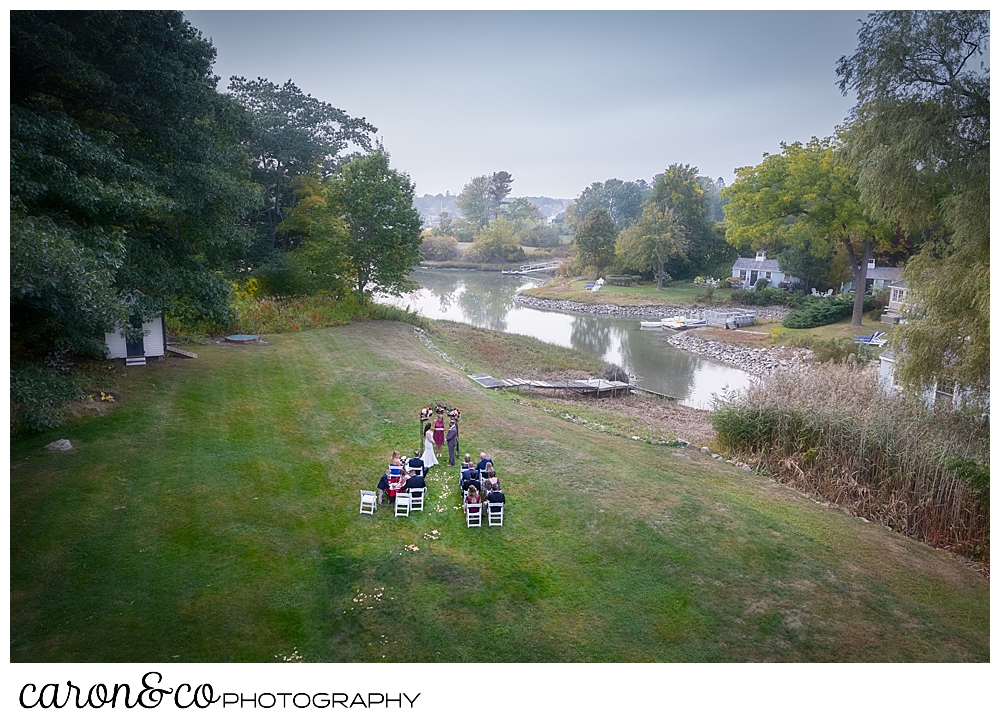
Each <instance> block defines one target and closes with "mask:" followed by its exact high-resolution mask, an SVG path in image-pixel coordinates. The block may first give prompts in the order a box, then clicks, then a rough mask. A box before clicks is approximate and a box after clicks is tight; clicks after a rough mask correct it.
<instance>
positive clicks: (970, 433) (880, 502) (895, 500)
mask: <svg viewBox="0 0 1000 723" xmlns="http://www.w3.org/2000/svg"><path fill="white" fill-rule="evenodd" d="M711 419H712V425H713V426H714V427H715V430H716V432H717V433H718V435H719V440H720V442H721V445H722V447H723V448H724V449H725V450H727V451H729V452H730V453H734V454H738V455H740V456H742V457H744V458H745V459H747V460H748V461H751V462H754V463H756V464H760V465H762V466H763V467H764V468H765V469H767V470H768V471H769V472H770V473H771V474H774V475H776V476H778V477H780V478H782V479H783V480H784V481H785V482H786V483H788V484H790V485H792V486H793V487H796V488H798V489H801V490H804V491H807V492H810V493H815V494H819V495H821V496H822V497H824V498H826V499H828V500H831V501H834V502H836V503H837V504H838V505H840V506H841V507H844V508H846V509H848V510H850V511H851V512H853V513H854V514H856V515H860V516H864V517H866V518H867V519H869V520H874V521H877V522H880V523H882V524H885V525H886V526H888V527H890V528H892V529H894V530H897V531H899V532H901V533H903V534H906V535H909V536H910V537H914V538H916V539H918V540H921V541H923V542H926V543H929V544H932V545H936V546H941V547H947V548H949V549H953V550H955V551H963V552H964V553H965V554H975V555H982V554H985V555H987V556H988V554H989V553H988V550H989V503H988V499H989V497H988V495H989V487H988V483H986V484H984V479H988V466H989V430H988V427H987V424H988V422H984V418H983V416H981V415H979V414H976V413H974V412H972V411H966V410H962V409H955V408H949V409H938V410H935V411H930V410H928V409H926V408H925V407H924V405H923V404H922V403H921V402H920V401H919V400H917V399H915V398H913V397H909V396H906V395H903V394H889V393H887V392H886V391H885V390H884V388H883V387H882V386H881V385H880V384H879V381H878V377H877V375H876V374H875V373H874V372H870V371H861V370H859V369H858V368H857V367H856V366H855V365H832V364H824V365H818V366H813V367H812V368H810V370H809V372H808V373H804V374H795V373H789V372H784V373H776V374H774V375H772V376H769V377H767V378H765V379H764V380H762V381H760V382H759V383H756V384H754V385H752V386H751V387H750V388H749V389H748V390H746V391H745V392H742V393H740V394H737V395H734V396H731V397H729V398H727V399H724V400H722V401H721V402H720V403H719V404H718V405H717V407H716V409H715V411H713V413H712V418H711Z"/></svg>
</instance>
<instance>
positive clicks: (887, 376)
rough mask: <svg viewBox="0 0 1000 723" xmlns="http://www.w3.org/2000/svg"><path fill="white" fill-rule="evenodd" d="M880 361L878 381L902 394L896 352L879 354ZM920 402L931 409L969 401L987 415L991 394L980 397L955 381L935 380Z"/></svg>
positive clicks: (922, 390)
mask: <svg viewBox="0 0 1000 723" xmlns="http://www.w3.org/2000/svg"><path fill="white" fill-rule="evenodd" d="M878 361H879V368H878V379H879V383H880V384H881V385H882V388H883V389H885V390H886V391H887V392H890V393H897V392H901V391H902V389H903V387H902V386H900V385H899V384H897V383H896V352H894V351H893V350H891V349H886V350H885V351H883V352H882V353H881V354H879V357H878ZM920 400H921V401H922V402H923V403H924V404H925V405H926V406H927V407H928V408H930V409H933V408H934V406H935V405H938V404H942V403H946V404H956V403H963V402H968V401H978V402H979V403H980V404H982V405H983V406H984V408H985V409H986V410H987V413H988V412H989V408H990V395H989V392H987V393H986V394H985V395H984V396H978V395H976V394H973V393H971V392H970V391H969V390H968V389H966V388H963V387H960V386H958V385H957V384H955V382H953V381H940V380H935V381H934V383H933V384H931V385H930V386H927V387H924V388H923V389H921V390H920Z"/></svg>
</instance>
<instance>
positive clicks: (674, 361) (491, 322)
mask: <svg viewBox="0 0 1000 723" xmlns="http://www.w3.org/2000/svg"><path fill="white" fill-rule="evenodd" d="M410 278H411V279H412V280H413V281H414V282H416V283H418V284H420V287H421V288H420V289H418V290H417V291H414V292H412V293H410V294H405V295H404V296H402V297H396V298H391V297H390V298H385V299H380V300H382V301H386V302H389V303H392V304H395V305H397V306H400V307H406V306H409V307H410V309H412V310H413V311H415V312H417V313H418V314H420V315H421V316H425V317H427V318H429V319H448V320H450V321H459V322H462V323H465V324H471V325H472V326H477V327H481V328H485V329H493V330H495V331H505V332H510V333H513V334H524V335H526V336H531V337H534V338H535V339H540V340H541V341H546V342H550V343H552V344H558V345H559V346H563V347H569V348H573V349H580V350H584V351H588V352H591V353H593V354H596V355H597V356H599V357H601V358H602V359H604V360H605V361H607V362H609V363H614V364H618V365H619V366H621V367H622V368H624V369H625V370H627V371H629V372H630V373H632V374H634V375H635V376H636V377H637V384H638V385H639V386H640V387H645V388H646V389H651V390H653V391H656V392H660V393H662V394H666V395H668V396H671V397H675V398H677V399H680V400H681V403H682V404H685V405H688V406H691V407H696V408H699V409H708V408H710V407H711V405H712V397H713V396H714V395H716V394H720V393H722V392H724V391H725V390H727V389H730V390H732V389H742V388H744V387H746V386H747V384H748V383H749V381H750V377H749V376H748V375H747V374H746V372H744V371H742V370H740V369H736V368H735V367H731V366H728V365H726V364H722V363H721V362H718V361H715V360H714V359H708V358H706V357H699V356H695V355H693V354H689V353H687V352H684V351H681V350H679V349H676V348H674V347H672V346H670V345H669V344H668V343H667V338H668V336H669V335H670V334H671V333H674V332H670V331H667V330H654V331H640V329H639V322H638V320H636V319H611V318H607V317H601V316H592V315H590V314H570V313H566V312H560V311H547V310H545V311H543V310H541V309H531V308H528V307H525V306H521V305H519V304H515V303H514V302H513V301H511V298H510V297H511V295H512V294H514V293H515V292H517V291H518V290H521V289H527V288H531V287H533V286H537V285H538V284H540V283H542V282H541V280H540V279H527V278H522V277H517V276H509V275H503V274H500V273H498V272H480V271H464V270H436V269H435V270H431V269H415V270H414V271H413V272H412V273H411V274H410Z"/></svg>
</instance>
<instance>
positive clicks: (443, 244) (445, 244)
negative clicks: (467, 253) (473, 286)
mask: <svg viewBox="0 0 1000 723" xmlns="http://www.w3.org/2000/svg"><path fill="white" fill-rule="evenodd" d="M420 251H421V252H422V253H423V255H424V258H425V259H428V260H430V261H449V260H451V259H454V258H457V257H458V255H459V250H458V240H457V239H455V237H454V236H439V235H431V236H424V239H423V241H422V242H421V244H420Z"/></svg>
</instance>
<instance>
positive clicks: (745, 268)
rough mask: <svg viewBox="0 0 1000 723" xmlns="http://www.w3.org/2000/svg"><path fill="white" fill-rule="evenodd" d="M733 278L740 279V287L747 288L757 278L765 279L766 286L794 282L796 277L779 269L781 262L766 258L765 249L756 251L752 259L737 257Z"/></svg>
mask: <svg viewBox="0 0 1000 723" xmlns="http://www.w3.org/2000/svg"><path fill="white" fill-rule="evenodd" d="M733 278H734V279H735V278H738V279H739V280H740V287H741V288H744V289H749V288H752V287H754V286H755V285H756V284H757V281H758V279H766V280H767V284H768V286H778V285H779V284H781V283H782V282H785V281H787V282H788V283H795V282H797V281H798V279H797V278H796V277H794V276H790V275H787V274H785V273H784V272H783V271H782V270H781V264H779V263H778V262H777V261H775V260H774V259H769V258H767V251H764V250H761V251H758V252H757V257H756V258H753V259H745V258H739V259H736V263H735V264H733Z"/></svg>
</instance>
